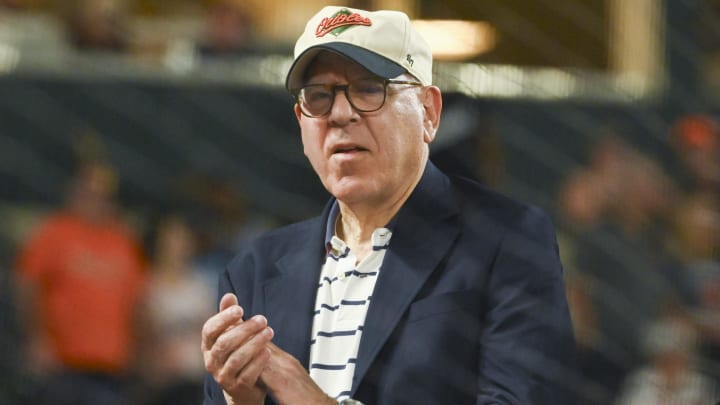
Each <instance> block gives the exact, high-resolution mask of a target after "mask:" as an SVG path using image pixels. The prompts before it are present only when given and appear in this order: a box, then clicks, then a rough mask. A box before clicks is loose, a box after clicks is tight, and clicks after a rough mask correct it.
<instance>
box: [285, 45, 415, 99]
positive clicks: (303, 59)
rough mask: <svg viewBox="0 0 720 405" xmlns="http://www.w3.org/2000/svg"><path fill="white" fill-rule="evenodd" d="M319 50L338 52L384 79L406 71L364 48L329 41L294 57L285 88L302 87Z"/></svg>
mask: <svg viewBox="0 0 720 405" xmlns="http://www.w3.org/2000/svg"><path fill="white" fill-rule="evenodd" d="M321 51H331V52H335V53H337V54H340V55H342V56H344V57H346V58H348V59H350V60H352V61H353V62H355V63H357V64H359V65H361V66H363V67H364V68H365V69H367V70H369V71H370V73H373V74H375V75H377V76H380V77H382V78H385V79H392V78H394V77H398V76H400V75H401V74H403V73H405V72H407V71H406V70H405V68H404V67H402V66H400V65H398V64H397V63H395V62H393V61H391V60H390V59H388V58H386V57H384V56H381V55H378V54H377V53H375V52H372V51H369V50H367V49H365V48H361V47H359V46H356V45H352V44H348V43H345V42H329V43H326V44H320V45H315V46H312V47H310V48H308V49H306V50H305V51H303V53H301V54H300V56H298V57H297V58H296V59H295V62H293V64H292V66H290V70H289V71H288V75H287V78H286V79H285V88H287V89H288V90H290V91H292V90H294V89H299V88H300V87H302V85H303V77H304V75H305V70H306V69H307V67H308V66H309V65H310V63H311V62H312V61H313V59H315V56H317V54H318V53H320V52H321Z"/></svg>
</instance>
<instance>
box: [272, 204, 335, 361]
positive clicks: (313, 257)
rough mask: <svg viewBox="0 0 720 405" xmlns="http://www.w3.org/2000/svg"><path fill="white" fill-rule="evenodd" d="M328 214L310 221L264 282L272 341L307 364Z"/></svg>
mask: <svg viewBox="0 0 720 405" xmlns="http://www.w3.org/2000/svg"><path fill="white" fill-rule="evenodd" d="M328 207H329V205H328ZM327 213H328V208H326V209H325V212H324V215H322V216H320V217H318V218H316V219H315V220H313V221H312V222H311V225H310V227H309V229H310V230H309V232H308V233H307V234H305V235H298V237H297V243H296V244H295V248H293V249H292V250H290V251H288V252H287V253H286V254H285V255H283V256H282V257H280V259H278V260H277V262H276V263H275V264H276V266H277V268H278V270H279V272H278V276H277V277H274V278H272V279H269V280H268V281H266V282H265V285H264V299H265V303H264V304H265V308H266V313H265V315H266V317H267V318H268V322H269V323H270V326H272V327H273V329H274V330H275V337H274V338H273V342H275V344H277V345H278V347H280V348H281V349H283V350H285V351H286V352H288V353H290V354H292V355H293V356H295V358H296V359H298V361H299V362H300V364H302V365H304V366H305V367H308V361H309V358H310V334H311V329H312V318H313V310H314V306H315V295H316V293H317V286H318V279H319V277H320V268H321V266H322V263H323V260H324V257H325V247H324V246H323V245H324V239H325V234H324V232H325V224H326V218H327Z"/></svg>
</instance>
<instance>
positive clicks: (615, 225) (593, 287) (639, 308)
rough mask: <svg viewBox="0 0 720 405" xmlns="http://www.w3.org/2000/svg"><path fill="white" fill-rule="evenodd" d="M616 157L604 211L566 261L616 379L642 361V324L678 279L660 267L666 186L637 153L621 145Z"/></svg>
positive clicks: (671, 298)
mask: <svg viewBox="0 0 720 405" xmlns="http://www.w3.org/2000/svg"><path fill="white" fill-rule="evenodd" d="M621 156H623V159H612V160H613V161H614V163H613V166H615V167H614V168H612V170H610V171H609V172H608V173H609V174H612V176H608V178H607V179H606V180H605V181H609V184H611V186H609V187H610V188H606V190H612V192H611V193H610V194H609V196H608V197H609V198H608V199H607V200H606V207H605V208H604V210H605V214H604V215H602V217H601V221H599V222H597V223H594V224H593V226H592V227H591V228H589V229H586V230H585V231H583V233H582V234H581V237H579V238H577V239H576V240H575V251H574V253H573V261H572V264H571V265H572V266H573V268H575V269H576V271H578V272H580V273H582V274H583V277H585V279H586V280H587V281H588V282H589V286H590V289H589V291H590V292H591V293H592V296H593V297H592V299H593V307H594V308H595V310H596V314H597V322H598V327H599V332H600V333H599V335H598V336H601V337H602V338H603V342H602V343H601V345H600V346H601V347H602V348H603V350H606V351H607V353H608V354H609V355H610V357H611V358H612V359H613V360H614V362H615V364H618V365H619V366H620V370H619V372H618V376H617V378H616V379H615V381H617V382H620V381H622V380H623V379H624V374H625V373H627V372H629V371H630V370H632V369H634V368H635V367H637V366H638V365H639V364H640V362H641V361H642V359H643V357H642V350H641V347H640V336H641V333H642V331H643V330H645V327H646V324H647V322H650V321H652V320H653V319H655V317H656V316H658V315H659V314H660V313H661V312H662V310H663V308H664V307H665V306H666V305H670V304H676V303H677V302H678V301H681V294H680V292H679V291H678V290H677V288H678V279H681V278H682V276H683V275H682V272H680V271H678V270H676V269H673V271H672V272H670V273H665V272H663V271H661V269H663V267H662V263H663V262H664V260H665V255H664V254H663V251H664V246H663V240H662V235H664V231H665V229H666V228H665V225H666V224H665V223H664V221H665V220H666V218H667V217H668V216H669V209H670V207H671V206H672V204H673V196H674V195H675V188H674V186H673V183H672V182H671V181H670V180H669V178H668V177H667V176H666V175H665V173H664V172H663V171H662V170H661V168H660V167H659V165H658V164H657V163H656V162H654V161H653V160H651V159H649V158H648V157H647V156H645V155H643V154H641V153H640V152H638V151H635V150H632V149H625V150H624V151H623V152H622V153H621ZM606 187H608V186H606ZM609 388H610V389H611V390H617V389H618V387H617V386H616V387H609Z"/></svg>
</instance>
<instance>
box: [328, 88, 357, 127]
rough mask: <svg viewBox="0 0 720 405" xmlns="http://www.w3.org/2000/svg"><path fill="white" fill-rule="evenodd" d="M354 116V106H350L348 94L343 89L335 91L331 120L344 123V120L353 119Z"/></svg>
mask: <svg viewBox="0 0 720 405" xmlns="http://www.w3.org/2000/svg"><path fill="white" fill-rule="evenodd" d="M354 114H355V109H354V108H353V106H352V104H350V100H348V98H347V93H346V92H345V91H343V89H335V100H334V101H333V105H332V108H331V109H330V119H331V120H339V122H343V121H344V120H349V119H351V118H352V116H353V115H354Z"/></svg>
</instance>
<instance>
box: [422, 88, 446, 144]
mask: <svg viewBox="0 0 720 405" xmlns="http://www.w3.org/2000/svg"><path fill="white" fill-rule="evenodd" d="M422 102H423V107H424V109H425V118H424V121H423V129H424V134H423V137H424V140H425V142H426V143H430V142H432V141H433V140H434V139H435V133H436V132H437V129H438V126H439V125H440V113H441V112H442V94H441V92H440V88H439V87H437V86H428V87H426V88H425V89H424V91H423V95H422Z"/></svg>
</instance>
